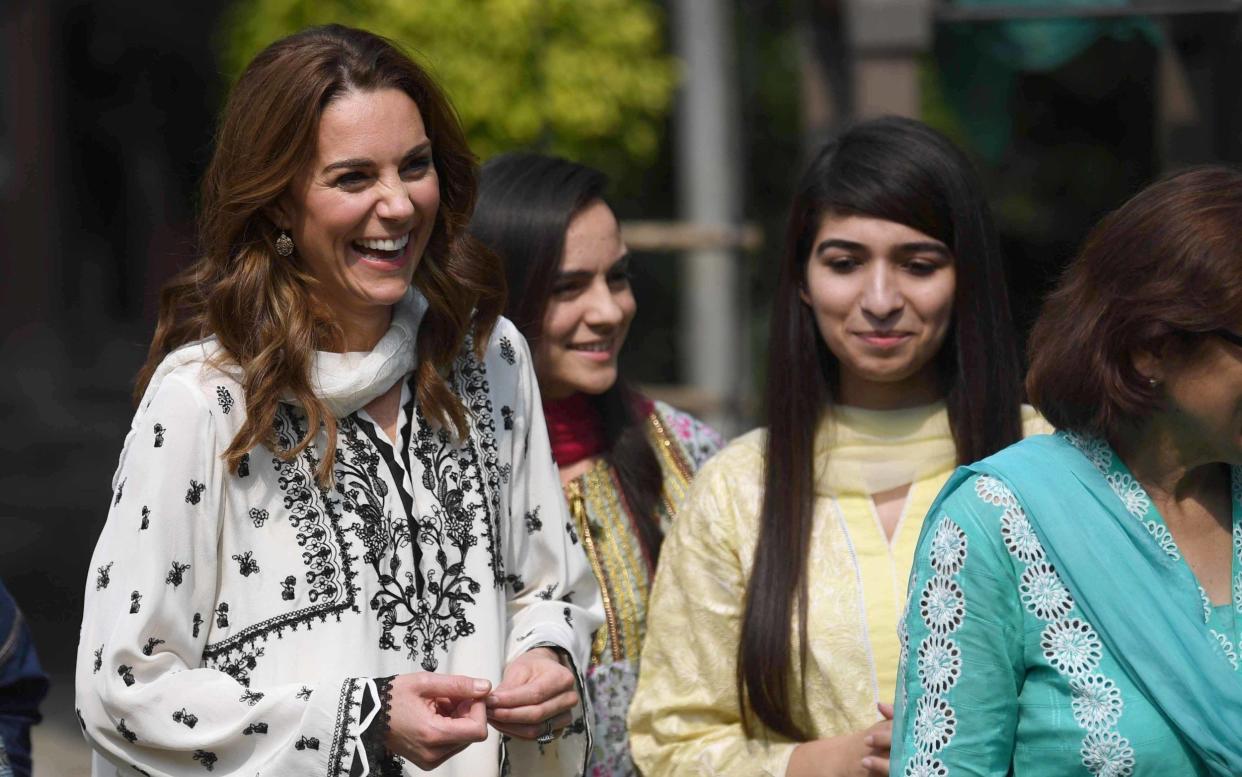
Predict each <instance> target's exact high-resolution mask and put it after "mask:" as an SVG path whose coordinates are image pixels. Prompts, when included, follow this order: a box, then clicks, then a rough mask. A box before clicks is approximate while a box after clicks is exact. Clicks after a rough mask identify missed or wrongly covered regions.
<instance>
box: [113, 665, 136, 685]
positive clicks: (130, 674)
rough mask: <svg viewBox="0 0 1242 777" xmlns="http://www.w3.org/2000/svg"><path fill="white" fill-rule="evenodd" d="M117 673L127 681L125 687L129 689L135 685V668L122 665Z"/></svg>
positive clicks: (117, 669)
mask: <svg viewBox="0 0 1242 777" xmlns="http://www.w3.org/2000/svg"><path fill="white" fill-rule="evenodd" d="M116 673H117V674H118V675H120V677H121V679H122V680H124V681H125V686H126V687H129V686H131V685H133V684H134V668H133V667H132V666H126V665H125V664H121V665H120V666H118V667H117V668H116Z"/></svg>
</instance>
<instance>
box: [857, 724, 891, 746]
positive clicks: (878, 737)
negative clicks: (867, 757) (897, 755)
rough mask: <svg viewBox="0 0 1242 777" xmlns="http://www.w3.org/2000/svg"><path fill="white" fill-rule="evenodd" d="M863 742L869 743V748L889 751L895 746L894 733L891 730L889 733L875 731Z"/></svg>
mask: <svg viewBox="0 0 1242 777" xmlns="http://www.w3.org/2000/svg"><path fill="white" fill-rule="evenodd" d="M863 741H864V742H866V743H867V747H872V748H875V749H876V750H884V751H887V750H889V749H890V748H892V746H893V732H892V730H891V729H890V730H888V731H874V732H872V733H870V734H868V735H867V736H866V738H865V739H864V740H863Z"/></svg>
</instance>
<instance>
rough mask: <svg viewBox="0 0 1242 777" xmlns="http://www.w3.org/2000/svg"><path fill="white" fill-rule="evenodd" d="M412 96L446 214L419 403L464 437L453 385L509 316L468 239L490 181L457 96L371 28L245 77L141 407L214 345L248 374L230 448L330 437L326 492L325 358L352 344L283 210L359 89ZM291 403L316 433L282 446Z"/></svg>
mask: <svg viewBox="0 0 1242 777" xmlns="http://www.w3.org/2000/svg"><path fill="white" fill-rule="evenodd" d="M390 88H391V89H399V90H401V91H402V92H404V93H405V94H407V95H409V97H410V99H412V100H413V101H414V103H415V104H416V105H417V106H418V109H419V112H420V114H421V115H422V119H423V123H424V125H425V127H426V131H427V137H428V139H429V140H430V141H431V148H432V152H433V158H434V164H435V168H436V173H437V176H438V178H439V182H440V208H439V210H438V212H437V214H436V220H435V226H434V227H433V229H432V233H431V237H430V239H429V241H428V244H427V248H426V250H425V251H424V252H423V256H422V258H421V259H420V260H419V263H418V267H417V269H416V270H415V272H414V285H415V286H416V287H417V288H418V289H419V291H421V292H422V294H423V295H424V296H425V297H426V298H427V302H428V309H427V312H426V314H425V315H424V317H423V319H422V323H421V324H420V325H419V330H418V337H417V343H416V345H417V349H418V356H419V361H418V367H417V372H416V379H415V384H416V397H417V401H418V403H419V405H420V407H421V408H422V410H423V412H424V413H425V414H426V415H427V417H428V418H430V419H432V420H433V421H434V422H436V423H439V424H440V425H442V426H443V427H445V428H448V429H450V430H451V431H452V432H454V433H455V434H456V435H457V436H459V437H461V436H463V435H465V433H466V430H467V421H466V411H465V408H464V407H463V405H462V403H461V400H460V399H458V397H457V395H456V394H455V393H454V391H453V390H452V389H451V388H450V386H449V385H448V382H447V381H446V379H445V377H444V376H445V375H446V374H447V373H448V371H449V368H450V367H451V364H452V361H453V359H454V358H455V357H456V356H457V354H458V353H459V352H460V351H461V348H462V347H463V344H464V342H465V338H466V337H467V335H472V336H473V338H474V344H475V347H476V349H477V351H478V352H479V353H480V354H481V352H482V350H483V349H484V348H485V347H486V343H487V338H488V336H489V335H490V333H491V329H492V326H493V325H494V324H495V322H496V319H497V317H498V316H499V315H500V313H501V311H502V310H503V308H504V298H505V286H504V275H503V271H502V269H501V267H500V264H499V260H498V259H497V258H496V257H495V255H494V254H493V253H492V252H491V251H489V250H488V249H486V248H485V247H483V246H482V245H481V244H480V243H478V242H477V241H475V240H474V239H473V238H471V237H470V236H469V234H468V233H467V232H466V226H467V224H468V223H469V221H470V214H471V211H472V210H473V208H474V202H475V197H476V192H477V187H478V163H477V160H476V159H475V157H474V155H473V154H471V152H470V149H469V147H468V146H467V145H466V139H465V135H464V133H463V132H462V128H461V123H460V122H459V120H458V118H457V114H456V113H455V111H454V110H453V108H452V106H451V104H450V103H449V101H448V99H447V98H446V97H445V95H444V94H443V93H442V92H441V91H440V89H439V87H438V86H437V85H436V84H435V82H434V81H433V80H432V79H431V77H430V76H429V75H428V74H427V73H426V72H425V71H424V70H423V69H422V68H421V67H419V66H418V65H417V64H416V63H415V62H414V61H413V60H412V59H411V58H410V57H408V56H406V55H405V54H404V53H402V52H401V51H400V50H399V49H398V48H397V47H396V46H395V45H394V44H393V43H391V42H390V41H388V40H385V39H384V38H381V37H380V36H378V35H374V34H372V33H369V32H366V31H364V30H358V29H352V28H349V27H342V26H340V25H329V26H325V27H313V28H310V29H307V30H304V31H302V32H299V33H297V34H295V35H291V36H289V37H287V38H283V39H281V40H279V41H276V42H275V43H273V44H271V45H270V46H268V47H267V48H266V49H264V50H263V51H262V52H260V53H259V54H258V56H256V57H255V58H254V60H253V61H252V62H251V63H250V65H249V66H247V68H246V70H245V71H244V72H243V73H242V75H241V77H240V78H239V79H238V81H237V84H236V85H235V86H234V87H233V90H232V92H231V93H230V95H229V98H228V102H227V103H226V105H225V107H224V111H223V114H222V116H221V119H220V124H219V127H218V129H217V132H216V141H215V151H214V153H213V155H212V158H211V162H210V164H209V165H208V167H207V171H206V174H205V175H204V178H203V187H202V201H201V206H200V215H199V240H200V258H199V259H198V260H197V261H196V262H195V263H194V264H193V265H191V266H190V267H188V268H187V269H186V270H185V271H184V272H182V273H181V274H180V275H178V276H177V277H176V278H174V279H173V280H172V281H171V282H170V283H169V284H168V285H166V286H165V287H164V289H163V291H162V292H161V294H160V310H159V321H158V323H157V325H156V328H155V336H154V338H153V339H152V341H151V348H150V350H149V352H148V354H147V362H146V364H145V365H144V366H143V368H142V370H141V372H139V374H138V380H137V387H136V389H135V400H137V399H139V398H141V396H142V393H143V392H144V391H145V390H146V386H147V384H148V383H149V382H150V380H151V376H152V375H153V374H154V372H155V369H156V367H158V366H159V364H160V362H161V361H162V360H163V359H164V357H165V356H166V355H167V354H168V353H169V352H170V351H172V350H174V349H176V348H177V347H179V346H181V345H183V344H185V343H187V342H191V341H193V340H198V339H201V338H205V337H211V336H214V337H216V338H217V339H218V340H219V342H220V344H221V345H222V346H223V347H224V349H225V351H226V352H227V353H228V355H229V357H231V359H232V360H234V361H235V362H236V363H237V365H238V366H239V367H240V368H241V370H242V373H243V378H242V388H243V390H244V392H245V398H246V421H245V423H244V424H243V425H242V427H241V429H240V430H238V432H237V436H236V437H234V438H233V441H232V444H230V446H229V448H228V450H226V451H225V452H224V454H223V458H224V460H225V461H226V463H227V465H228V467H229V469H230V471H233V472H236V470H237V467H238V464H239V463H240V462H241V460H242V457H243V456H244V455H245V454H246V452H247V451H249V450H251V449H252V448H254V447H256V446H258V445H260V444H263V445H266V446H267V447H268V448H270V449H272V450H273V452H274V453H275V454H276V455H278V456H281V457H282V458H285V459H292V458H293V457H295V456H297V455H298V454H299V453H301V451H302V450H303V449H305V448H306V446H307V445H309V444H310V442H311V441H312V440H313V439H314V438H315V436H316V435H317V434H318V431H319V429H320V427H324V428H325V429H326V431H327V438H328V442H327V448H326V450H325V451H324V454H325V455H324V456H323V457H322V459H321V461H320V465H319V471H318V473H317V474H318V477H319V480H320V483H321V484H324V485H326V484H327V483H328V482H329V479H330V477H331V465H332V461H333V459H334V452H335V449H336V419H334V418H333V417H332V414H331V413H330V412H329V410H328V408H327V406H326V405H325V404H324V403H323V401H322V400H320V399H319V398H318V397H317V396H316V395H315V393H314V390H313V389H312V385H311V379H310V367H311V363H312V358H313V355H314V351H316V350H321V349H323V350H339V349H340V348H341V347H343V335H342V333H341V331H340V329H339V327H338V326H337V325H336V324H335V323H334V322H333V317H332V313H331V311H330V310H328V309H327V307H326V306H324V305H323V304H322V303H321V302H319V301H318V300H317V299H316V295H315V289H316V287H317V281H316V279H315V278H314V277H313V276H312V275H311V273H310V271H309V270H308V268H307V267H306V266H305V265H304V264H303V262H302V261H301V260H300V259H299V257H298V256H296V255H295V256H292V257H289V258H287V259H286V258H282V257H280V256H278V255H277V253H276V246H275V243H276V238H277V237H278V236H279V230H278V228H277V226H276V224H275V223H274V221H273V219H272V217H273V216H274V214H275V212H276V210H275V207H276V204H277V201H278V200H280V199H281V197H282V196H283V195H284V194H285V192H286V191H287V190H288V188H289V186H290V184H291V182H292V181H293V180H294V178H295V177H296V176H297V175H298V174H299V173H300V172H301V171H302V170H303V168H304V167H305V166H306V165H307V164H309V163H310V161H311V160H312V159H313V158H314V154H315V150H316V144H317V141H318V132H319V119H320V116H321V115H322V114H323V112H324V109H325V108H326V107H327V106H328V105H329V104H330V103H332V101H333V100H335V99H337V98H339V97H341V96H343V95H345V94H347V93H349V92H356V91H362V92H369V91H375V90H379V89H390ZM282 397H292V398H293V399H294V400H296V402H297V403H298V404H299V405H301V407H302V408H303V409H304V410H305V412H306V415H307V421H308V423H307V433H306V436H305V437H303V438H302V440H300V441H299V443H298V444H297V445H296V446H294V447H293V448H291V449H290V450H278V446H276V444H275V438H274V435H273V431H272V422H273V420H274V418H275V416H276V412H277V409H278V407H279V405H280V402H281V398H282Z"/></svg>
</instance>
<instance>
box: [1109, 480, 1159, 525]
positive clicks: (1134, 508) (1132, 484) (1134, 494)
mask: <svg viewBox="0 0 1242 777" xmlns="http://www.w3.org/2000/svg"><path fill="white" fill-rule="evenodd" d="M1105 479H1106V480H1108V485H1109V487H1110V488H1112V489H1113V493H1114V494H1116V495H1117V498H1118V499H1120V500H1121V503H1122V504H1123V505H1125V506H1126V512H1128V513H1129V514H1130V515H1132V516H1134V517H1135V518H1142V517H1143V516H1145V515H1147V509H1148V508H1149V507H1151V500H1150V499H1148V498H1147V492H1146V491H1144V490H1143V486H1142V485H1140V484H1139V482H1138V481H1137V480H1135V479H1134V478H1133V477H1132V476H1131V475H1129V474H1127V473H1125V472H1108V473H1106V478H1105Z"/></svg>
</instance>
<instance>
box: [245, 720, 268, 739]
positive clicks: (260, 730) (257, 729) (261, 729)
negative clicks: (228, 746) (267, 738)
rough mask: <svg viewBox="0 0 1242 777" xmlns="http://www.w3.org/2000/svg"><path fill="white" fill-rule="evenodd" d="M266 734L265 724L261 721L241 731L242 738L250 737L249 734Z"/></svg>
mask: <svg viewBox="0 0 1242 777" xmlns="http://www.w3.org/2000/svg"><path fill="white" fill-rule="evenodd" d="M266 733H267V724H266V723H263V722H261V721H257V722H255V723H251V724H250V725H249V726H246V728H245V730H243V731H242V735H243V736H250V735H251V734H266Z"/></svg>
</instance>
